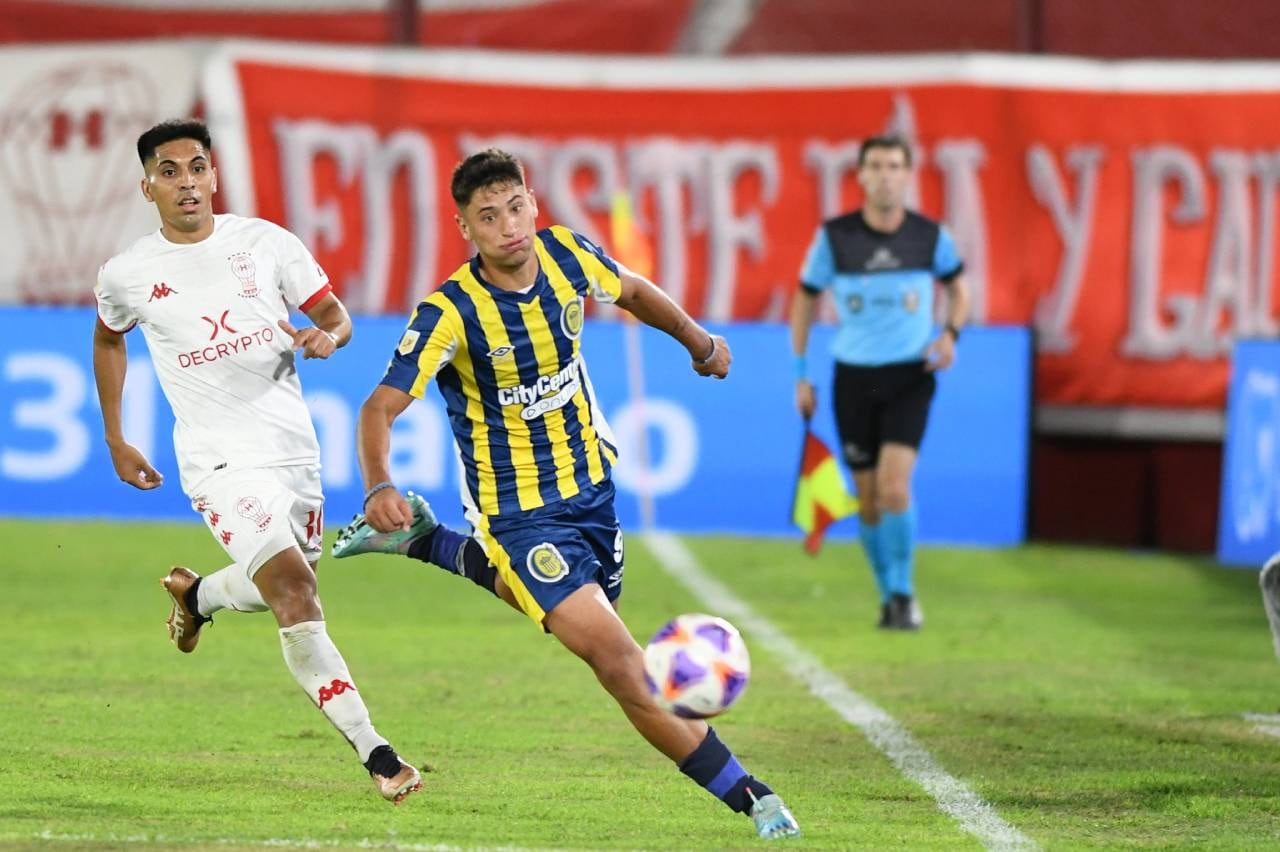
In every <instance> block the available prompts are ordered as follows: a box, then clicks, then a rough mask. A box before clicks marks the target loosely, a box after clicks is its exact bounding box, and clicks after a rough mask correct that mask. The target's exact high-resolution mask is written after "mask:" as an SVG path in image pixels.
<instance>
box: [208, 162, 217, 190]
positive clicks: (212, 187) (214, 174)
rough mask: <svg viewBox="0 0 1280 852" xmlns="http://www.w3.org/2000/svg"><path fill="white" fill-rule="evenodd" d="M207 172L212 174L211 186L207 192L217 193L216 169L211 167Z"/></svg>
mask: <svg viewBox="0 0 1280 852" xmlns="http://www.w3.org/2000/svg"><path fill="white" fill-rule="evenodd" d="M209 171H211V172H213V184H212V185H211V186H210V187H209V191H210V192H217V191H218V170H217V169H216V168H213V167H211V168H210V169H209Z"/></svg>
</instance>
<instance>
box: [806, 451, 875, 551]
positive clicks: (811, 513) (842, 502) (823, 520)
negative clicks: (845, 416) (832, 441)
mask: <svg viewBox="0 0 1280 852" xmlns="http://www.w3.org/2000/svg"><path fill="white" fill-rule="evenodd" d="M857 511H858V499H857V498H856V497H854V496H853V495H852V494H850V493H849V489H848V488H847V487H845V484H844V477H843V476H842V475H841V474H840V464H839V462H837V461H836V457H835V456H833V455H832V454H831V450H829V449H827V445H826V444H824V443H822V441H821V439H819V438H818V436H817V435H815V434H813V432H811V431H809V430H808V429H805V431H804V449H803V452H802V454H801V458H800V475H799V476H798V477H797V478H796V496H795V500H794V501H793V502H792V504H791V520H792V521H794V522H795V525H796V526H798V527H799V528H800V529H801V530H803V531H804V533H805V538H804V549H805V550H806V551H808V552H809V554H810V555H811V556H812V555H815V554H817V552H818V549H819V548H821V547H822V537H823V535H824V534H826V531H827V527H829V526H831V525H832V524H834V523H835V522H836V521H838V520H840V519H841V518H847V517H848V516H849V515H852V514H854V513H855V512H857Z"/></svg>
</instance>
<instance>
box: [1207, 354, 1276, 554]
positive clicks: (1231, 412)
mask: <svg viewBox="0 0 1280 852" xmlns="http://www.w3.org/2000/svg"><path fill="white" fill-rule="evenodd" d="M1222 446H1223V459H1222V492H1221V501H1222V502H1221V505H1220V510H1219V512H1218V560H1219V561H1221V562H1223V563H1226V564H1228V565H1245V566H1249V567H1252V568H1258V567H1260V566H1261V565H1262V563H1263V562H1265V561H1266V560H1267V559H1268V558H1269V557H1270V556H1271V555H1272V554H1273V553H1276V552H1277V551H1280V341H1276V340H1242V341H1240V342H1238V343H1236V345H1235V349H1234V351H1233V352H1232V360H1231V385H1230V389H1229V392H1228V396H1227V436H1226V440H1225V441H1224V442H1223V445H1222Z"/></svg>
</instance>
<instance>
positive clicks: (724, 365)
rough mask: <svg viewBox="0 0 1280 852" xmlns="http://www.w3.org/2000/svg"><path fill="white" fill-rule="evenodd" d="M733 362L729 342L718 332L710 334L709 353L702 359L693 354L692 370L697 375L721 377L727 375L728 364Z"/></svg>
mask: <svg viewBox="0 0 1280 852" xmlns="http://www.w3.org/2000/svg"><path fill="white" fill-rule="evenodd" d="M732 363H733V353H732V352H730V351H729V342H728V341H727V340H725V339H724V338H723V337H721V336H720V335H718V334H713V335H711V353H710V354H709V355H708V356H707V358H706V359H705V360H703V361H699V360H697V356H694V361H693V371H694V372H695V373H697V374H698V375H699V376H714V377H715V378H717V379H723V378H724V377H725V376H727V375H729V365H730V364H732Z"/></svg>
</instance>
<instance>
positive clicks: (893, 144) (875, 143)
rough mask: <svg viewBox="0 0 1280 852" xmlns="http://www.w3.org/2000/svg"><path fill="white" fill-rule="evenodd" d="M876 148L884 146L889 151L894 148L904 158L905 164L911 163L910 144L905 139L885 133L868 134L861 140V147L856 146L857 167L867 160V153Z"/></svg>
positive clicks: (860, 166)
mask: <svg viewBox="0 0 1280 852" xmlns="http://www.w3.org/2000/svg"><path fill="white" fill-rule="evenodd" d="M876 148H885V149H888V150H890V151H892V150H894V149H895V148H896V149H897V150H899V151H901V152H902V156H903V157H905V158H906V161H907V166H910V165H911V146H910V145H908V144H907V140H905V139H903V138H902V137H901V136H895V135H893V134H891V133H887V134H885V135H883V136H869V137H867V138H866V139H863V140H862V147H860V148H858V168H862V166H863V164H864V163H865V162H866V161H867V154H868V153H869V152H871V151H874V150H875V149H876Z"/></svg>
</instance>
